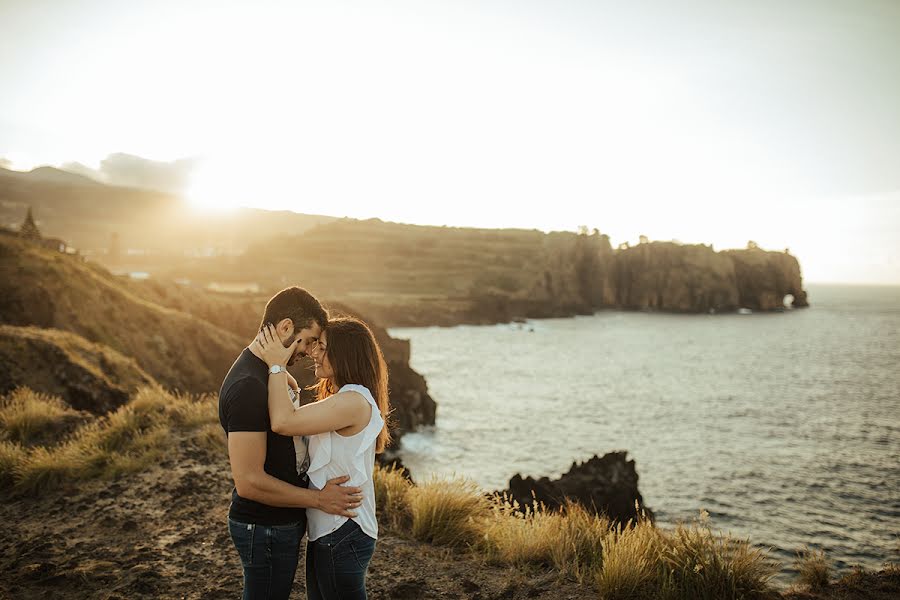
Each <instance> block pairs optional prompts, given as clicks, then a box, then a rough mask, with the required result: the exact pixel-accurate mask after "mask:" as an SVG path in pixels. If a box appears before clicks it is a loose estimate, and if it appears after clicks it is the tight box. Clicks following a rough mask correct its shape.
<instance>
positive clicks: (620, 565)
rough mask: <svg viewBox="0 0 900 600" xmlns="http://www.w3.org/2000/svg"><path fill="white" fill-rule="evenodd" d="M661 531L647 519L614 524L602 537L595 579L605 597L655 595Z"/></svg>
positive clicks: (627, 598) (621, 599) (623, 599)
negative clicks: (601, 556)
mask: <svg viewBox="0 0 900 600" xmlns="http://www.w3.org/2000/svg"><path fill="white" fill-rule="evenodd" d="M662 548H663V536H662V533H661V532H660V531H659V530H658V529H656V528H655V527H654V526H653V525H652V524H651V523H650V522H649V521H640V522H639V523H637V524H636V525H634V526H633V527H631V526H618V527H615V528H614V529H611V530H610V532H609V534H608V535H606V536H605V537H604V538H603V541H602V551H603V560H602V566H601V568H600V569H599V570H598V571H596V575H595V580H594V581H595V583H596V585H597V589H598V590H599V591H600V596H601V597H602V598H604V599H605V600H631V599H637V598H641V599H643V598H656V597H659V588H660V585H659V584H660V582H659V571H660V570H659V558H660V555H661V553H662Z"/></svg>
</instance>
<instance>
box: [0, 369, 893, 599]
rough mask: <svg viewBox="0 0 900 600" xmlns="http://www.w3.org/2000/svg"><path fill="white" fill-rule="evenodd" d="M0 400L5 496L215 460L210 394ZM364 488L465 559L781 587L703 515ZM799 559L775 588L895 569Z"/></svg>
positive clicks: (399, 484) (390, 470) (600, 585)
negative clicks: (834, 566) (675, 516)
mask: <svg viewBox="0 0 900 600" xmlns="http://www.w3.org/2000/svg"><path fill="white" fill-rule="evenodd" d="M0 406H2V412H0V414H2V415H3V418H2V420H0V486H2V487H0V489H2V490H3V493H4V495H5V496H7V497H8V499H12V500H16V499H17V498H25V497H48V495H49V496H50V497H52V496H54V495H68V494H71V493H72V492H73V490H75V489H77V488H78V487H80V486H83V485H88V484H90V482H92V481H108V482H110V483H111V484H112V485H117V484H114V483H112V482H119V481H123V478H126V480H127V479H129V478H132V477H133V476H134V475H135V474H137V473H141V472H148V471H154V470H156V469H160V465H161V464H168V463H167V461H170V460H171V459H172V458H173V457H174V454H175V453H176V452H182V453H183V452H185V451H187V452H189V453H191V455H192V456H193V457H194V459H195V460H197V461H199V462H201V463H213V464H218V465H220V467H219V468H221V469H227V466H226V465H227V463H224V462H223V457H224V450H225V447H224V436H223V434H222V432H221V430H220V428H219V426H218V423H217V414H216V404H215V400H214V398H213V397H211V396H209V395H186V394H177V393H172V392H169V391H167V390H165V389H163V388H161V387H159V386H146V387H142V388H140V389H139V390H137V391H136V392H135V393H134V394H133V396H132V397H131V399H130V401H129V402H128V403H127V404H125V405H123V406H121V407H119V408H118V409H117V410H115V411H113V412H111V413H109V414H108V415H106V416H103V417H93V418H90V419H87V420H84V421H83V422H81V423H80V424H79V426H78V427H77V428H76V429H74V430H71V431H69V432H68V433H65V434H60V433H58V432H60V431H63V430H64V426H63V425H64V422H65V421H66V419H68V418H70V417H71V416H72V412H73V411H72V410H71V409H69V408H67V407H66V405H65V403H63V402H62V401H61V400H60V399H59V398H53V397H50V396H47V395H44V394H38V393H35V392H32V391H31V390H28V389H24V388H23V389H17V390H15V391H13V392H12V393H10V394H7V395H6V396H4V397H2V398H0ZM37 414H40V415H42V416H41V417H40V418H36V417H35V415H37ZM48 434H51V435H48ZM35 440H42V441H41V442H40V443H37V442H35ZM375 493H376V498H377V502H378V507H379V510H378V517H379V522H380V524H381V527H382V528H383V529H384V531H385V534H386V535H394V536H400V537H409V538H410V539H413V540H417V541H419V542H424V543H426V544H429V545H434V546H437V547H446V548H448V550H449V551H451V552H455V553H458V554H460V555H461V556H463V557H466V559H467V560H471V561H474V563H475V564H479V563H481V564H484V565H497V566H502V567H507V568H512V569H515V570H517V571H518V572H521V573H523V574H525V575H529V574H530V575H529V576H536V575H537V574H540V573H548V574H553V575H554V577H557V578H560V581H562V580H573V581H576V582H579V583H581V584H584V585H588V586H590V587H591V588H593V589H594V590H595V592H596V594H597V597H599V598H602V599H605V600H618V599H630V598H646V599H660V600H681V599H684V600H687V599H697V598H705V599H710V600H713V599H723V598H778V597H782V596H781V595H780V593H779V592H778V591H777V590H776V589H775V588H774V587H773V586H772V584H771V581H770V580H771V578H772V576H773V574H774V573H775V572H776V570H777V568H778V565H777V564H776V563H775V562H774V561H773V560H772V559H771V558H770V557H769V555H768V554H767V553H766V552H765V551H764V550H763V549H760V548H757V547H755V546H754V545H753V544H751V542H750V541H749V540H744V539H734V538H732V537H731V536H729V535H728V534H725V533H719V532H717V531H715V530H714V529H713V528H712V526H711V523H710V521H709V517H708V515H706V514H701V515H700V516H699V517H698V518H697V519H695V520H693V521H692V522H690V523H683V524H679V525H678V526H676V527H675V528H672V529H664V528H660V527H657V526H655V525H654V524H653V523H652V522H651V521H650V520H649V519H647V518H640V519H638V520H637V521H636V522H629V523H626V524H615V523H613V522H611V521H610V520H609V519H608V518H606V517H605V516H603V515H598V514H595V513H593V512H591V511H589V510H587V509H585V508H584V507H582V506H581V505H579V504H577V503H571V502H570V503H567V504H565V506H563V507H562V508H561V509H560V510H556V511H550V510H548V509H546V508H545V507H543V506H541V505H540V504H538V505H536V506H528V507H524V510H523V509H522V508H523V507H519V506H517V505H516V503H515V501H513V500H510V499H509V498H508V497H505V496H502V495H499V494H493V495H486V494H484V493H482V492H480V491H479V490H478V488H477V486H475V485H474V484H473V483H472V482H470V481H468V480H466V479H465V478H458V477H457V478H437V477H432V478H430V479H427V480H425V481H422V482H420V483H418V484H414V483H412V482H411V481H410V480H409V479H408V478H407V477H406V476H405V475H404V473H403V471H402V470H401V469H399V468H397V467H395V466H387V467H377V468H376V471H375ZM195 501H201V502H214V501H215V500H214V499H213V498H205V499H203V498H202V497H196V496H195ZM798 568H799V571H800V577H799V581H798V588H797V589H795V590H794V591H792V592H789V593H788V594H787V595H786V596H784V597H788V598H819V597H822V598H824V597H828V596H824V595H822V596H817V595H814V594H825V593H826V590H829V589H831V588H832V587H834V586H836V585H843V586H848V585H851V584H852V583H853V581H860V582H862V581H866V582H868V584H871V583H872V581H875V583H876V584H878V585H885V584H884V581H885V580H886V579H890V578H892V577H893V578H896V577H897V576H898V575H897V570H896V568H895V567H888V570H886V571H885V574H884V575H883V576H881V577H880V578H876V579H875V580H871V579H870V578H871V577H872V576H873V575H872V574H870V573H866V572H862V571H860V572H858V573H855V574H853V575H852V576H848V577H845V578H844V579H842V580H841V582H838V583H835V582H830V581H829V576H828V575H829V572H828V569H827V562H826V558H825V556H824V554H823V553H821V552H814V551H804V552H801V553H800V554H799V555H798ZM852 577H855V578H856V579H855V580H854V579H852ZM791 594H793V595H791ZM847 597H853V596H847ZM876 597H877V596H876Z"/></svg>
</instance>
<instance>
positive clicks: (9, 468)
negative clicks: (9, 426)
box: [0, 441, 26, 488]
mask: <svg viewBox="0 0 900 600" xmlns="http://www.w3.org/2000/svg"><path fill="white" fill-rule="evenodd" d="M25 455H26V451H25V449H24V448H23V447H22V446H20V445H19V444H15V443H13V442H6V441H0V487H4V488H5V487H7V486H10V485H12V483H13V482H14V481H15V469H16V467H17V466H18V465H19V464H21V463H22V461H23V460H24V458H25Z"/></svg>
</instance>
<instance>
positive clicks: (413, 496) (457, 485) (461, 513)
mask: <svg viewBox="0 0 900 600" xmlns="http://www.w3.org/2000/svg"><path fill="white" fill-rule="evenodd" d="M406 498H407V499H408V500H407V501H408V502H409V514H410V518H411V524H410V529H411V533H412V536H413V537H414V538H416V539H417V540H420V541H423V542H431V543H434V544H438V545H442V546H456V547H465V546H468V545H470V544H472V543H473V542H474V541H475V540H476V539H477V536H478V534H479V528H478V520H479V519H480V518H481V517H483V515H484V512H485V510H486V508H487V500H485V498H484V497H483V496H482V495H481V493H480V492H479V491H478V487H477V486H476V485H475V484H474V483H473V482H472V481H470V480H467V479H463V478H461V477H454V478H450V479H438V478H436V477H432V478H431V479H429V480H427V481H425V482H424V483H421V484H419V485H416V486H414V487H412V488H411V489H410V490H409V492H408V493H407V494H406Z"/></svg>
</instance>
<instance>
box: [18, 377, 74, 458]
mask: <svg viewBox="0 0 900 600" xmlns="http://www.w3.org/2000/svg"><path fill="white" fill-rule="evenodd" d="M77 416H78V412H77V411H75V410H73V409H72V408H71V407H69V406H68V405H67V404H66V403H65V402H63V401H62V400H60V399H59V398H54V397H52V396H47V395H46V394H40V393H38V392H33V391H32V390H30V389H28V388H16V389H15V390H13V391H12V392H10V394H9V395H8V396H5V397H3V398H0V436H3V437H5V438H6V439H9V440H11V441H13V442H18V443H20V444H29V443H31V442H33V441H35V440H36V439H40V438H45V437H48V436H52V435H53V433H54V432H57V431H60V430H62V429H63V428H64V426H65V422H66V420H68V419H71V418H74V417H77Z"/></svg>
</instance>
